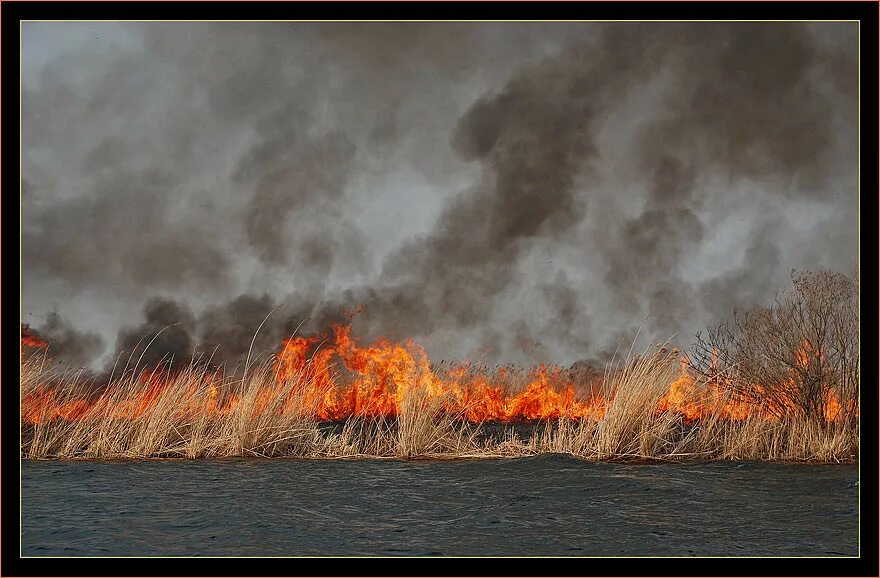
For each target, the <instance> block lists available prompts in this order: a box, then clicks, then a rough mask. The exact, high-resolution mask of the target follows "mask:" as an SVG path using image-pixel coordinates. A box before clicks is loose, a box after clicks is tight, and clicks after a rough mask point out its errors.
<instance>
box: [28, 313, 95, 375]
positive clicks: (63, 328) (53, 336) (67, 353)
mask: <svg viewBox="0 0 880 578" xmlns="http://www.w3.org/2000/svg"><path fill="white" fill-rule="evenodd" d="M39 338H40V339H42V340H43V341H45V342H46V343H47V344H48V351H49V356H50V357H51V358H52V359H53V360H55V361H57V362H60V363H63V364H66V365H68V366H73V367H84V366H86V365H88V364H89V363H90V362H91V361H92V360H93V359H94V358H95V356H96V355H97V354H98V353H100V351H101V348H102V347H103V345H104V344H103V340H102V339H101V336H100V335H98V334H96V333H90V332H83V331H78V330H77V329H76V328H75V327H72V326H71V325H70V324H69V323H67V322H66V321H65V320H64V319H63V318H62V317H61V316H60V315H59V314H58V313H57V312H54V311H53V312H51V313H49V315H47V316H46V321H45V323H43V324H42V325H41V326H40V331H39Z"/></svg>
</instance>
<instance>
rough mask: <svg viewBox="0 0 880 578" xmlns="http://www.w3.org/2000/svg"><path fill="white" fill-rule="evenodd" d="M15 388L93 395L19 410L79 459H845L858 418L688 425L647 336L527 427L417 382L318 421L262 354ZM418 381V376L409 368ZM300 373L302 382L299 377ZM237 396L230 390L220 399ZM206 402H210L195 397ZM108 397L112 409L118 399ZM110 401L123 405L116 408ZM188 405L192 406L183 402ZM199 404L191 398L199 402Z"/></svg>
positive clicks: (26, 450)
mask: <svg viewBox="0 0 880 578" xmlns="http://www.w3.org/2000/svg"><path fill="white" fill-rule="evenodd" d="M21 370H22V372H21V393H22V400H23V407H24V405H25V404H24V399H25V396H28V395H33V394H35V393H37V392H38V391H39V390H40V389H41V388H45V387H46V386H47V384H56V385H55V386H54V387H51V390H52V392H53V395H54V399H55V401H56V403H57V404H75V403H77V402H78V401H81V400H84V399H87V398H91V399H93V400H94V399H96V396H97V399H98V400H99V401H100V402H101V403H94V404H93V405H91V407H90V409H89V410H88V412H86V413H85V414H84V415H81V416H79V418H78V419H69V420H68V419H49V418H50V417H51V416H42V419H40V420H38V423H36V424H33V423H30V422H29V421H27V420H25V419H22V423H21V427H22V444H21V451H22V456H23V457H25V458H34V459H59V458H60V459H82V458H85V459H88V458H102V459H106V458H110V459H115V458H186V459H197V458H224V457H233V456H252V457H265V458H269V457H301V458H362V457H369V458H383V457H384V458H405V459H413V458H431V459H440V458H504V457H520V456H527V455H535V454H539V453H561V454H569V455H572V456H576V457H578V458H582V459H589V460H622V459H701V458H702V459H722V460H809V461H820V462H827V461H852V460H854V459H855V458H856V455H857V454H858V424H857V422H856V425H855V426H853V425H850V424H851V422H849V421H847V422H841V423H832V424H826V423H823V422H819V421H815V420H813V421H810V420H807V419H804V418H801V417H796V416H793V417H788V418H783V419H781V420H777V421H767V420H765V419H760V418H750V419H746V420H742V421H727V420H723V419H720V418H719V417H718V415H719V414H713V413H710V415H709V417H706V418H704V419H702V420H699V421H698V422H696V423H692V424H685V423H684V422H683V419H682V416H680V415H678V414H676V413H674V412H671V411H658V410H657V407H658V402H659V401H660V399H661V398H662V397H663V396H664V395H665V394H666V393H667V391H668V390H669V385H670V383H672V382H673V381H675V380H676V379H677V378H678V377H679V369H678V356H677V354H673V353H671V352H669V351H667V350H666V349H664V348H659V347H658V348H652V349H650V350H648V351H645V352H644V353H642V354H641V355H635V356H631V357H630V358H628V359H626V360H624V362H623V363H621V365H620V366H619V367H616V368H614V369H613V370H609V371H608V372H607V373H606V375H605V379H604V383H603V384H602V390H603V392H604V395H605V396H606V399H607V407H606V412H605V415H604V418H602V419H584V420H571V419H560V420H556V421H553V422H549V423H545V424H544V425H543V426H536V427H535V428H534V430H533V433H532V434H531V435H530V437H528V438H527V439H520V438H519V437H517V435H515V433H514V432H513V431H512V430H508V431H506V432H505V433H504V435H503V436H502V437H501V438H500V439H499V438H497V437H496V438H490V437H486V436H483V435H481V432H480V428H479V427H477V426H474V425H472V424H468V423H466V422H464V420H462V419H461V417H460V416H457V415H448V414H446V413H445V412H444V411H443V407H444V400H443V398H442V397H436V396H432V395H428V392H427V391H426V390H424V389H423V388H420V387H416V386H414V387H411V388H408V389H407V390H406V391H403V392H400V394H401V399H400V405H399V407H400V414H399V415H398V416H397V417H396V418H394V419H383V418H376V419H367V418H354V419H349V420H348V421H347V422H346V423H345V424H344V425H342V426H340V427H337V428H336V429H330V430H328V429H327V428H326V427H322V426H321V424H319V423H317V422H316V421H315V419H314V418H313V417H312V416H313V415H314V413H313V412H311V411H310V404H311V403H313V402H310V401H309V400H308V399H304V398H303V396H302V394H301V393H300V390H299V389H298V388H297V387H296V385H295V384H297V383H298V380H297V379H290V380H288V381H287V382H285V383H282V384H277V383H276V381H275V376H274V375H273V372H272V367H271V365H270V364H264V365H261V366H258V367H256V368H252V369H251V370H249V371H248V372H247V374H246V376H245V377H241V376H239V377H236V378H234V379H226V380H220V381H216V380H214V379H213V377H212V376H211V375H209V374H206V373H205V372H204V371H202V370H198V369H195V368H188V369H186V370H184V371H182V372H180V373H178V374H177V375H174V376H170V377H167V378H165V379H164V380H163V383H164V386H163V387H162V388H161V389H157V390H156V391H155V395H154V397H153V398H151V399H149V400H148V401H149V403H145V399H146V398H145V388H144V385H143V383H142V382H143V376H142V375H141V376H138V375H136V374H135V372H129V373H127V374H125V375H123V376H122V377H120V378H116V379H114V381H113V383H112V385H111V386H110V387H109V388H107V389H106V391H103V392H102V393H100V394H98V393H96V392H93V391H90V389H89V384H88V383H87V382H86V381H85V380H84V379H83V378H82V376H81V375H78V374H72V373H61V374H57V373H54V372H53V370H51V369H49V368H48V366H47V365H46V364H44V363H43V362H42V360H41V359H39V358H38V357H35V358H30V359H28V360H25V361H23V362H22V366H21ZM417 382H418V383H421V380H417ZM299 383H301V382H299ZM235 399H237V400H238V402H237V403H231V400H235ZM205 407H212V408H214V410H213V411H204V410H203V408H205ZM113 408H116V409H115V410H114V409H113ZM119 408H129V410H130V413H129V414H128V415H127V416H120V415H119ZM186 408H189V410H187V409H186ZM200 408H201V409H200Z"/></svg>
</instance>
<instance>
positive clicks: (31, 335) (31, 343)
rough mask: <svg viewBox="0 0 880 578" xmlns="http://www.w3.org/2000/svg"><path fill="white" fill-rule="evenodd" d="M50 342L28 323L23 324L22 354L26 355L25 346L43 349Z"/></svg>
mask: <svg viewBox="0 0 880 578" xmlns="http://www.w3.org/2000/svg"><path fill="white" fill-rule="evenodd" d="M48 345H49V344H48V343H46V342H45V341H43V340H42V339H40V338H39V337H37V334H36V332H34V330H33V329H31V328H30V326H29V325H28V324H27V323H22V324H21V347H22V355H24V348H25V347H30V348H31V349H42V348H44V347H47V346H48Z"/></svg>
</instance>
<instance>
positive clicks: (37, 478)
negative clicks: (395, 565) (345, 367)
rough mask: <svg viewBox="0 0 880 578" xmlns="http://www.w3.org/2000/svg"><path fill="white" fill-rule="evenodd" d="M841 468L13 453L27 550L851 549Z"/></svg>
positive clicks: (853, 495)
mask: <svg viewBox="0 0 880 578" xmlns="http://www.w3.org/2000/svg"><path fill="white" fill-rule="evenodd" d="M857 476H858V471H857V468H856V466H853V465H846V466H831V465H800V464H797V465H790V464H761V463H729V462H706V463H691V464H638V465H636V464H625V465H622V464H607V463H591V462H583V461H579V460H575V459H571V458H566V457H562V456H541V457H536V458H523V459H516V460H480V461H447V462H436V461H425V462H402V461H385V460H382V461H378V460H377V461H370V460H359V461H296V460H280V459H279V460H235V461H213V462H207V461H194V462H177V461H175V462H172V461H165V462H34V461H27V462H25V463H24V464H23V472H22V500H23V520H22V528H23V535H22V542H23V547H22V553H23V555H25V556H28V555H30V556H35V555H36V556H40V555H62V556H71V555H105V556H106V555H138V556H142V555H151V554H158V555H193V554H200V555H386V556H388V555H441V554H443V555H493V556H499V555H574V556H590V555H611V556H620V555H653V556H656V555H671V556H678V555H709V556H713V555H774V556H779V555H795V556H800V555H813V556H816V555H818V556H827V555H847V556H856V555H858V490H859V488H858V486H857V485H856V480H857Z"/></svg>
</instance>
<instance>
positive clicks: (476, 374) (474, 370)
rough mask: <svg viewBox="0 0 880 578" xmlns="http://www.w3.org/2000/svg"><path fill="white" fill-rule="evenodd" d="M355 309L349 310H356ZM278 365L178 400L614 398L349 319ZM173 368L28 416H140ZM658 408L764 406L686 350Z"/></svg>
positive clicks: (320, 415) (212, 380)
mask: <svg viewBox="0 0 880 578" xmlns="http://www.w3.org/2000/svg"><path fill="white" fill-rule="evenodd" d="M356 313H357V311H354V312H351V313H347V314H346V317H347V318H348V319H349V320H350V319H351V317H352V316H353V315H354V314H356ZM22 345H27V346H28V347H44V346H45V342H43V341H42V340H40V339H38V338H37V337H35V336H34V335H33V333H32V332H30V330H29V329H28V328H27V326H25V325H23V326H22ZM814 354H815V353H814V352H813V351H812V350H811V349H809V348H807V347H804V348H802V351H801V350H799V351H798V352H796V353H795V357H796V360H797V363H798V364H801V363H803V364H807V363H809V360H810V356H811V355H814ZM272 371H273V375H272V377H273V380H272V381H273V382H274V383H273V384H272V385H267V386H262V388H261V389H260V390H259V393H257V395H256V396H255V397H252V398H248V399H247V400H242V398H241V396H240V395H239V394H238V393H236V392H235V391H233V390H230V389H229V388H228V387H227V386H226V384H225V383H224V382H223V380H222V376H221V375H220V374H219V373H210V372H208V373H205V374H203V375H200V376H199V377H198V378H197V379H192V380H190V381H188V382H187V383H188V384H189V385H188V386H187V389H186V391H185V393H184V394H183V399H182V400H178V401H176V402H175V403H179V409H177V410H176V411H177V415H180V416H194V417H197V416H212V415H225V414H228V413H230V412H232V411H234V410H235V409H236V408H237V407H238V406H239V405H240V404H242V403H245V402H246V403H247V404H248V407H249V408H251V409H249V411H253V412H255V413H256V414H261V413H263V412H271V411H277V412H281V413H285V412H298V413H301V414H303V415H309V416H312V417H314V418H315V419H318V420H321V421H333V420H343V419H347V418H350V417H374V418H375V417H388V418H393V417H395V416H398V415H400V414H401V411H402V408H403V407H404V406H405V404H406V403H407V399H408V396H409V395H410V393H411V392H416V391H417V392H419V394H420V395H424V396H426V398H427V399H428V400H430V401H431V402H433V403H434V404H435V407H439V408H441V410H442V411H443V412H445V413H446V414H447V415H451V416H454V417H457V418H459V419H462V420H466V421H469V422H493V421H494V422H503V423H510V422H519V421H530V420H552V419H559V418H568V419H575V420H579V419H592V420H599V419H602V418H603V417H604V415H605V408H606V405H607V404H608V402H609V400H608V399H605V398H604V397H602V396H596V395H591V394H588V393H586V392H584V391H581V390H579V388H578V386H577V384H576V383H575V381H574V379H573V378H572V376H571V373H570V372H567V371H566V370H564V369H562V368H560V367H555V366H548V365H538V366H535V367H533V368H531V369H529V370H525V371H516V370H512V369H510V368H508V367H501V368H496V369H495V370H490V369H489V368H484V367H478V366H474V365H470V364H458V365H450V366H446V367H442V364H441V367H437V366H435V365H434V364H433V363H432V362H431V360H430V358H429V356H428V354H427V353H426V352H425V350H424V349H423V348H422V347H421V346H420V345H419V344H417V343H415V342H414V341H412V340H407V341H405V342H402V343H394V342H391V341H389V340H386V339H378V340H376V341H375V342H374V343H372V344H370V345H362V344H360V343H359V342H358V340H357V339H356V338H354V337H353V336H352V327H351V324H350V321H349V323H348V324H340V325H336V326H334V327H333V328H332V331H331V332H329V333H328V334H326V335H317V336H310V337H302V336H294V337H290V338H288V339H285V340H284V341H283V342H282V343H281V345H280V347H279V349H278V351H277V353H276V354H275V356H274V360H273V365H272ZM171 377H172V374H171V372H170V371H168V370H166V369H163V368H156V369H153V370H152V371H147V370H144V371H142V372H141V373H140V375H139V377H138V378H137V379H138V381H139V383H140V387H139V389H138V390H137V391H138V393H137V394H136V395H133V396H132V395H130V394H129V395H125V396H120V395H117V392H116V391H115V389H114V385H111V386H110V387H108V388H107V389H106V391H104V392H103V393H101V395H99V396H98V397H97V398H96V399H94V400H91V401H88V400H84V399H74V400H60V399H56V394H55V393H54V391H53V390H51V389H43V390H39V391H37V392H36V393H29V394H27V395H25V396H24V397H23V399H22V416H23V419H24V420H25V421H26V422H28V423H31V424H38V423H44V422H46V421H52V420H55V419H65V420H77V419H87V418H89V417H92V416H104V417H111V418H127V419H134V418H137V417H139V416H142V415H143V414H144V413H145V412H147V411H148V410H149V409H150V408H151V407H154V406H156V404H158V403H160V402H159V400H160V398H161V397H162V393H163V391H164V390H165V388H166V386H167V383H168V382H169V380H170V379H171ZM227 383H228V382H227ZM279 400H280V401H279ZM656 411H657V412H673V413H676V414H678V415H680V416H681V417H682V420H683V421H684V422H685V423H688V422H693V421H696V420H700V419H704V418H706V417H708V416H710V415H717V416H719V417H721V418H722V419H726V420H744V419H746V418H748V417H750V416H752V415H755V413H756V409H755V407H754V406H752V405H750V404H748V403H746V402H745V401H742V400H737V399H731V398H730V396H729V395H728V394H727V392H726V390H725V388H724V387H722V386H721V385H720V384H719V383H718V382H716V381H710V382H709V383H705V382H704V381H700V380H698V379H696V378H695V376H694V373H693V371H692V369H691V366H690V364H689V362H688V360H687V358H684V357H683V358H682V359H681V363H680V370H679V375H678V377H677V378H676V379H675V380H674V381H672V382H671V383H670V384H669V386H668V391H667V393H666V394H665V395H664V396H663V397H662V399H660V401H659V403H658V405H657V408H656ZM840 414H841V402H840V400H839V398H838V396H837V393H836V392H834V391H833V390H832V391H831V392H830V394H829V398H828V400H827V403H826V411H825V417H826V418H827V419H828V420H829V421H833V420H835V419H837V418H838V416H839V415H840ZM763 417H765V418H766V419H773V416H763Z"/></svg>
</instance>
